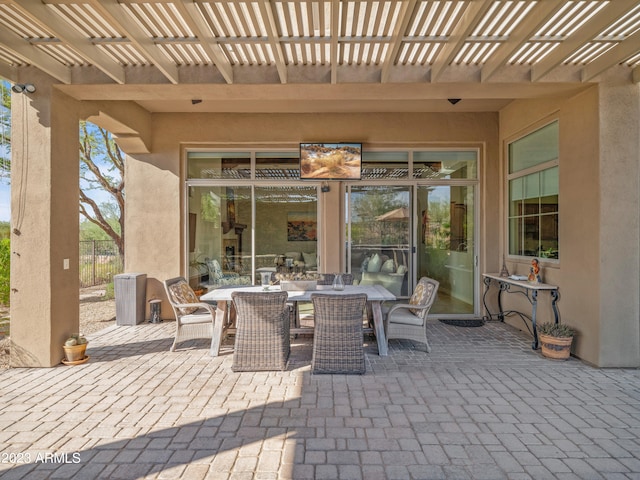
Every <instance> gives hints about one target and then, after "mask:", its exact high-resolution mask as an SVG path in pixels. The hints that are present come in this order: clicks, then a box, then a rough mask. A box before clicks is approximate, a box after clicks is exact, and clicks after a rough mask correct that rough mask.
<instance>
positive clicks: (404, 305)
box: [387, 303, 431, 316]
mask: <svg viewBox="0 0 640 480" xmlns="http://www.w3.org/2000/svg"><path fill="white" fill-rule="evenodd" d="M401 308H404V309H409V308H410V309H412V310H425V309H428V308H431V305H412V304H410V303H396V304H395V305H394V306H393V307H391V310H389V313H388V314H387V316H388V315H391V314H392V313H393V312H394V311H396V310H399V309H401Z"/></svg>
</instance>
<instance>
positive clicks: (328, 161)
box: [300, 143, 362, 180]
mask: <svg viewBox="0 0 640 480" xmlns="http://www.w3.org/2000/svg"><path fill="white" fill-rule="evenodd" d="M361 174H362V144H361V143H301V144H300V178H301V179H302V180H360V177H361Z"/></svg>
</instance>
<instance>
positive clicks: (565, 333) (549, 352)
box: [537, 322, 576, 360]
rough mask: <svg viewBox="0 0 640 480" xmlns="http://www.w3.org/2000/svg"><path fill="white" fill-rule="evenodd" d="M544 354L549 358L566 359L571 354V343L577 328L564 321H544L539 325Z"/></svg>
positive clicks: (541, 346)
mask: <svg viewBox="0 0 640 480" xmlns="http://www.w3.org/2000/svg"><path fill="white" fill-rule="evenodd" d="M537 331H538V339H539V340H540V348H541V349H542V355H544V356H545V357H548V358H555V359H558V360H566V359H568V358H569V355H570V354H571V344H572V343H573V337H574V335H575V333H576V332H575V330H574V329H573V328H571V327H570V326H569V325H565V324H564V323H552V322H547V323H542V324H540V325H538V327H537Z"/></svg>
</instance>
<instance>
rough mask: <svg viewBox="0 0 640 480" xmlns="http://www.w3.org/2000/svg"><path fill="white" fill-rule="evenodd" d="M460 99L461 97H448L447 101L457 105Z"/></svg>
mask: <svg viewBox="0 0 640 480" xmlns="http://www.w3.org/2000/svg"><path fill="white" fill-rule="evenodd" d="M460 100H462V99H460V98H447V101H448V102H449V103H450V104H451V105H455V104H456V103H458V102H459V101H460Z"/></svg>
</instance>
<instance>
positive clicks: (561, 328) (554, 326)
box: [536, 322, 576, 338]
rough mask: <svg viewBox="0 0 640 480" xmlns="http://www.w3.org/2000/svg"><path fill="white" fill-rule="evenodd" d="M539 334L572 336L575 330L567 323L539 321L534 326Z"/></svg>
mask: <svg viewBox="0 0 640 480" xmlns="http://www.w3.org/2000/svg"><path fill="white" fill-rule="evenodd" d="M536 329H537V330H538V333H539V334H542V335H549V336H550V337H557V338H568V337H573V336H574V335H575V333H576V331H575V330H574V329H573V328H571V327H570V326H569V325H566V324H564V323H553V322H546V323H541V324H540V325H538V326H537V328H536Z"/></svg>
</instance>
